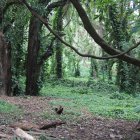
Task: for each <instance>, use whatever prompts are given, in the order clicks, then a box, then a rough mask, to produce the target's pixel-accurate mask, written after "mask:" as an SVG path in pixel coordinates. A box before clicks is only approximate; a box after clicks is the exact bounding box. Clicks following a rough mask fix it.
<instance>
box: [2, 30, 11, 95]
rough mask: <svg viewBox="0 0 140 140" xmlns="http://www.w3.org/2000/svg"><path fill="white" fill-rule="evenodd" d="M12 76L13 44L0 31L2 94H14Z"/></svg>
mask: <svg viewBox="0 0 140 140" xmlns="http://www.w3.org/2000/svg"><path fill="white" fill-rule="evenodd" d="M11 77H12V74H11V46H10V44H7V42H6V41H5V38H4V35H3V33H2V32H0V95H8V96H12V92H11Z"/></svg>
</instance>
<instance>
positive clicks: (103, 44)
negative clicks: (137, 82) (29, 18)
mask: <svg viewBox="0 0 140 140" xmlns="http://www.w3.org/2000/svg"><path fill="white" fill-rule="evenodd" d="M21 1H22V2H23V3H24V4H25V5H26V7H27V8H28V9H29V11H30V12H31V13H32V14H33V15H34V16H35V17H36V18H38V19H39V20H40V21H41V22H42V23H43V24H44V25H45V26H46V27H47V29H48V30H49V31H50V32H51V33H52V34H53V35H54V36H55V37H56V38H58V39H59V40H60V41H61V42H62V43H63V44H65V45H66V46H67V47H69V48H71V49H72V50H74V51H75V52H76V53H77V54H78V55H80V56H82V57H91V58H95V59H100V60H102V59H111V58H119V59H121V60H124V61H126V62H129V63H132V64H134V65H137V66H140V60H138V59H135V58H133V57H130V56H128V55H125V54H126V53H128V52H130V51H131V50H132V49H134V48H136V47H137V46H138V45H140V42H138V43H137V44H136V45H134V46H133V47H131V48H130V49H129V50H127V51H125V52H123V53H122V52H121V51H118V50H115V49H113V48H111V47H110V46H109V45H108V44H107V43H106V42H105V41H104V40H103V39H102V38H100V37H99V35H98V34H97V33H96V31H95V29H94V28H93V27H92V25H91V23H90V21H89V19H88V17H87V15H86V13H85V11H84V9H83V8H82V7H81V5H80V8H82V10H81V9H80V12H81V11H82V15H81V14H79V15H80V17H81V16H86V18H85V17H84V18H83V19H82V17H81V19H82V21H83V20H85V19H86V21H88V24H89V25H90V26H89V27H92V32H90V30H91V29H89V28H85V29H86V30H87V29H88V30H87V31H88V32H90V35H91V33H93V35H91V37H92V38H93V36H94V35H95V38H96V40H95V39H94V40H95V42H96V43H97V44H98V45H100V46H101V47H102V48H103V49H104V50H105V51H106V52H107V53H109V54H111V55H113V56H109V57H98V56H94V55H90V54H82V53H80V52H79V51H78V50H77V49H76V48H75V47H73V46H71V45H70V44H68V43H67V42H65V41H64V40H63V39H61V37H60V36H59V35H58V34H56V33H55V32H54V31H53V30H52V29H51V28H50V26H49V25H48V21H47V20H46V19H44V18H42V17H41V16H40V15H38V14H37V13H36V12H35V11H34V10H33V9H32V8H31V7H30V6H29V5H28V3H27V2H26V0H21ZM71 1H74V3H75V2H76V4H77V2H78V1H77V0H76V1H75V0H71ZM78 4H80V3H79V2H78ZM78 8H79V5H78ZM83 23H85V22H84V21H83ZM85 24H86V23H85ZM86 27H87V26H86ZM100 42H101V43H100Z"/></svg>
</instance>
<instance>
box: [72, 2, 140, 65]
mask: <svg viewBox="0 0 140 140" xmlns="http://www.w3.org/2000/svg"><path fill="white" fill-rule="evenodd" d="M70 1H71V2H72V4H73V6H74V7H75V9H76V10H77V12H78V14H79V16H80V18H81V20H82V22H83V25H84V28H85V29H86V31H87V32H88V33H89V35H90V36H91V37H92V38H93V39H94V41H95V42H96V43H97V44H98V45H99V46H101V48H102V49H104V51H105V52H107V53H108V54H110V55H117V54H119V53H120V51H118V50H115V49H114V48H112V47H110V46H109V45H108V44H107V43H106V42H105V41H104V40H103V39H102V38H101V37H100V36H99V35H98V34H97V32H96V30H95V29H94V27H93V26H92V24H91V22H90V20H89V18H88V16H87V14H86V12H85V10H84V8H83V7H82V6H81V4H80V2H79V1H78V0H70ZM139 44H140V43H138V45H139ZM118 58H119V59H121V60H123V61H126V62H128V63H131V64H134V65H137V66H140V60H139V59H135V58H133V57H131V56H129V55H120V56H119V57H118Z"/></svg>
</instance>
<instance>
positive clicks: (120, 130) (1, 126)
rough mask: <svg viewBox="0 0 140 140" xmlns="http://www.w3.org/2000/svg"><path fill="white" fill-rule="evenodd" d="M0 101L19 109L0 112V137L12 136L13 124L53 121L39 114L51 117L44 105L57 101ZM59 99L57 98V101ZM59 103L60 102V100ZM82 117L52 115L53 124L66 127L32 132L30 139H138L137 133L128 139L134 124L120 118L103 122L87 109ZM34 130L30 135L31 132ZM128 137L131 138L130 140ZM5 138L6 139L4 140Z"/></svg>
mask: <svg viewBox="0 0 140 140" xmlns="http://www.w3.org/2000/svg"><path fill="white" fill-rule="evenodd" d="M0 99H2V100H4V101H6V102H8V103H10V104H14V105H16V106H18V107H19V109H20V110H22V112H19V113H18V112H17V113H16V114H19V115H15V114H7V113H2V114H1V115H0V134H3V133H4V134H7V135H11V136H12V135H13V129H15V128H13V127H11V126H12V125H13V124H16V123H23V122H24V123H27V124H29V125H30V124H34V125H40V124H43V123H45V122H52V121H54V120H53V119H50V118H49V117H48V118H47V117H46V118H44V116H43V115H42V114H43V113H44V112H48V113H51V114H55V111H54V108H52V106H51V105H50V104H48V102H50V101H51V100H57V98H56V97H55V98H53V97H6V96H2V97H0ZM59 100H60V99H59ZM62 100H63V99H62ZM65 112H67V108H64V113H63V114H62V115H61V116H62V118H63V115H64V114H65ZM83 114H84V115H82V116H81V117H79V118H78V119H77V118H76V119H75V120H74V119H71V120H70V119H68V120H67V118H65V119H62V118H61V117H60V116H58V115H56V114H55V115H54V117H55V116H56V118H55V121H57V120H59V121H60V119H62V121H65V122H66V124H63V125H60V126H57V127H55V128H49V129H47V130H41V131H39V132H38V133H37V132H36V133H35V130H32V132H29V133H30V134H32V135H33V136H38V137H39V136H41V135H45V136H46V137H47V138H48V139H49V140H51V139H52V140H53V139H55V140H60V139H65V140H121V139H124V138H126V136H127V139H128V140H131V139H132V140H134V139H135V140H138V139H140V137H139V136H140V135H139V132H138V133H136V135H138V136H137V139H136V137H135V138H132V135H134V132H133V131H134V128H135V126H136V124H137V122H135V121H126V120H120V119H107V118H104V117H100V116H98V117H97V116H96V117H95V116H94V115H92V114H90V112H88V111H87V110H84V107H83ZM57 116H58V117H57ZM33 131H34V132H33ZM130 137H131V138H130ZM6 139H7V138H6Z"/></svg>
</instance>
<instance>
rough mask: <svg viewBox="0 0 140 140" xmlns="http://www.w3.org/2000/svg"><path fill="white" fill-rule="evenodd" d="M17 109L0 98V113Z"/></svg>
mask: <svg viewBox="0 0 140 140" xmlns="http://www.w3.org/2000/svg"><path fill="white" fill-rule="evenodd" d="M17 110H18V111H19V109H18V107H17V106H15V105H11V104H9V103H7V102H5V101H3V100H0V113H13V112H17Z"/></svg>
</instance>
